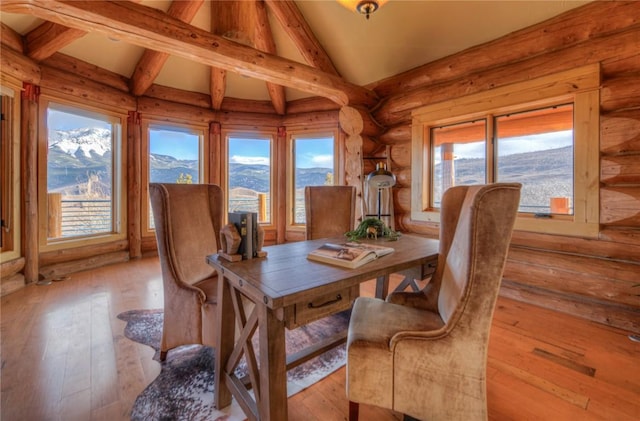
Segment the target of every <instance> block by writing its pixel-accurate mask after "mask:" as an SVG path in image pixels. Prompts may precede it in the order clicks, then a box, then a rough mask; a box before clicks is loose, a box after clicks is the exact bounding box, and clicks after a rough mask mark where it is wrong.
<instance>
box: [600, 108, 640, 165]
mask: <svg viewBox="0 0 640 421" xmlns="http://www.w3.org/2000/svg"><path fill="white" fill-rule="evenodd" d="M600 151H601V152H602V153H603V154H609V155H615V154H624V153H628V152H640V110H626V111H619V112H612V113H606V114H602V115H601V117H600Z"/></svg>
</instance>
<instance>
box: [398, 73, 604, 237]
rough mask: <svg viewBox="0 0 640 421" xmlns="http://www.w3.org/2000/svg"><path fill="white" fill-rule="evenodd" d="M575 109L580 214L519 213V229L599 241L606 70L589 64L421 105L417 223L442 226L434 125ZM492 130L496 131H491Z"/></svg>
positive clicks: (415, 150)
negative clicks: (436, 199) (434, 196)
mask: <svg viewBox="0 0 640 421" xmlns="http://www.w3.org/2000/svg"><path fill="white" fill-rule="evenodd" d="M567 103H572V104H573V107H574V108H573V110H574V117H573V118H574V124H573V128H574V145H573V146H574V168H573V175H574V195H573V196H574V197H573V205H574V214H573V216H571V215H555V214H554V215H550V216H549V217H548V218H536V217H535V216H534V215H532V214H527V213H519V214H518V217H517V219H516V224H515V229H516V230H522V231H532V232H539V233H548V234H561V235H569V236H584V237H591V238H596V237H597V236H598V233H599V228H600V225H599V212H600V205H599V190H598V181H599V173H598V171H597V169H598V168H599V133H600V114H599V109H600V108H599V107H600V67H599V65H598V64H594V65H589V66H584V67H580V68H576V69H572V70H568V71H565V72H559V73H556V74H552V75H548V76H544V77H540V78H537V79H532V80H528V81H525V82H519V83H514V84H512V85H508V86H503V87H500V88H495V89H492V90H489V91H484V92H479V93H476V94H472V95H468V96H464V97H461V98H456V99H453V100H448V101H444V102H441V103H437V104H433V105H428V106H425V107H421V108H419V109H416V110H414V111H413V112H412V146H411V148H412V174H411V175H412V177H411V178H412V182H411V184H412V194H411V219H413V220H416V221H424V222H434V223H439V222H440V211H439V209H432V208H430V206H429V204H430V203H431V198H430V195H431V185H430V183H431V182H432V181H431V175H430V174H431V172H432V169H431V167H432V165H431V163H432V162H433V160H432V157H431V143H430V142H431V141H430V131H431V128H432V127H437V126H442V125H449V124H454V123H458V122H463V121H469V120H473V119H480V118H488V121H487V124H489V125H493V118H494V117H495V116H497V115H502V114H508V113H516V112H522V111H527V110H532V109H536V108H544V107H549V106H553V105H560V104H567ZM491 132H493V128H492V127H491ZM492 144H493V139H487V154H486V157H487V173H486V174H487V178H488V179H487V183H491V182H493V180H494V177H495V171H494V166H495V155H494V149H493V145H492Z"/></svg>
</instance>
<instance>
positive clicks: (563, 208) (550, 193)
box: [495, 104, 574, 215]
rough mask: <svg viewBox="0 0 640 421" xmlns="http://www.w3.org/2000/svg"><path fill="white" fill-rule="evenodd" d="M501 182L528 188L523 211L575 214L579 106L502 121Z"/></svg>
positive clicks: (498, 139) (498, 176)
mask: <svg viewBox="0 0 640 421" xmlns="http://www.w3.org/2000/svg"><path fill="white" fill-rule="evenodd" d="M495 127H496V147H497V163H496V181H499V182H517V183H522V191H521V198H520V209H519V210H520V212H531V213H544V214H549V213H552V214H568V215H573V183H574V180H573V172H574V171H573V104H569V105H562V106H557V107H550V108H544V109H540V110H533V111H527V112H522V113H516V114H509V115H504V116H499V117H496V119H495Z"/></svg>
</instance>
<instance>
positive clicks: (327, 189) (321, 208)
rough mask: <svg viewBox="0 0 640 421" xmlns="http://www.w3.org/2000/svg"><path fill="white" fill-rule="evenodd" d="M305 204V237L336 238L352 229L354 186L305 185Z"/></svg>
mask: <svg viewBox="0 0 640 421" xmlns="http://www.w3.org/2000/svg"><path fill="white" fill-rule="evenodd" d="M304 205H305V214H306V239H307V240H314V239H316V238H325V237H339V236H341V235H343V234H344V233H345V232H347V231H352V230H353V228H354V224H355V218H356V189H355V187H353V186H307V187H305V188H304Z"/></svg>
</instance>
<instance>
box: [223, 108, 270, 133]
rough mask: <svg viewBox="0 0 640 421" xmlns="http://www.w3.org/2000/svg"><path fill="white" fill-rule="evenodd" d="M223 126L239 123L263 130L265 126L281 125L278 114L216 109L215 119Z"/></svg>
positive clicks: (248, 127)
mask: <svg viewBox="0 0 640 421" xmlns="http://www.w3.org/2000/svg"><path fill="white" fill-rule="evenodd" d="M214 121H217V122H219V123H220V124H221V125H222V129H223V130H224V128H225V126H232V125H239V126H246V128H247V129H253V130H261V129H262V130H264V129H267V128H271V129H274V128H276V127H279V126H281V125H282V122H281V119H280V116H279V115H276V114H273V115H269V114H260V113H236V112H227V111H216V112H215V120H214Z"/></svg>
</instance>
